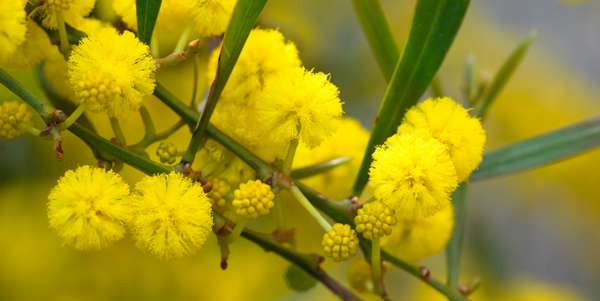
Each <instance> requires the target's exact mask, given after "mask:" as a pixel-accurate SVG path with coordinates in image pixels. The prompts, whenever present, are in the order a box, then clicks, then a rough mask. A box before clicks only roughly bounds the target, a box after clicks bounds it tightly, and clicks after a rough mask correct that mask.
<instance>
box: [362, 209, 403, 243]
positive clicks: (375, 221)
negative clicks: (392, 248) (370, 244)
mask: <svg viewBox="0 0 600 301" xmlns="http://www.w3.org/2000/svg"><path fill="white" fill-rule="evenodd" d="M354 223H355V224H356V232H359V233H361V234H362V235H363V236H364V237H365V238H366V239H370V240H373V239H379V238H380V237H383V236H386V235H390V234H391V233H392V229H393V227H394V226H395V225H396V215H395V213H394V210H392V209H391V208H390V207H388V206H387V205H385V204H384V203H382V202H379V201H374V202H370V203H367V204H365V205H364V206H363V207H362V208H360V209H358V212H357V214H356V217H355V218H354Z"/></svg>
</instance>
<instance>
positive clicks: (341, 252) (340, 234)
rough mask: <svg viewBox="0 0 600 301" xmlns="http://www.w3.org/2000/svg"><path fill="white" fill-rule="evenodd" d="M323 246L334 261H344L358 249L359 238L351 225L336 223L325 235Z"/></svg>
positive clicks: (326, 253)
mask: <svg viewBox="0 0 600 301" xmlns="http://www.w3.org/2000/svg"><path fill="white" fill-rule="evenodd" d="M321 246H322V247H323V251H324V252H325V255H326V256H327V257H330V258H331V259H333V260H334V261H343V260H346V259H348V258H350V257H352V256H354V255H355V254H356V252H357V251H358V238H357V237H356V232H354V230H352V228H350V226H349V225H344V224H335V225H333V227H332V228H331V230H329V231H328V232H327V233H325V235H323V241H322V242H321Z"/></svg>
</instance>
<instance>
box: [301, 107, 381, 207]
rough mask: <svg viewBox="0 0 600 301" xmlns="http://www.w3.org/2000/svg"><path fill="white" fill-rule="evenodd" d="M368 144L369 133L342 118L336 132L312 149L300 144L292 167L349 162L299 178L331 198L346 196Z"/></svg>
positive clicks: (348, 193) (355, 121)
mask: <svg viewBox="0 0 600 301" xmlns="http://www.w3.org/2000/svg"><path fill="white" fill-rule="evenodd" d="M368 141H369V132H368V131H367V130H366V129H365V128H364V127H363V126H362V125H361V124H360V122H358V121H357V120H355V119H353V118H350V117H345V118H342V120H341V122H340V123H339V126H338V129H337V131H335V133H334V134H333V135H332V136H331V137H329V138H327V139H325V141H323V143H321V144H320V145H319V146H317V147H315V148H312V149H311V148H309V147H308V146H306V145H305V144H304V143H301V144H300V145H299V147H298V150H297V151H296V156H295V157H294V166H295V167H307V166H310V165H313V164H318V163H323V162H325V161H329V160H333V159H336V158H339V157H349V158H350V161H349V162H346V163H344V164H342V165H340V166H337V167H335V168H333V169H331V170H329V171H327V172H324V173H321V174H318V175H315V176H312V177H310V178H306V179H302V182H303V183H305V184H307V185H308V186H310V187H312V188H314V189H315V190H317V191H319V192H321V193H323V194H325V195H326V196H328V197H330V198H333V199H343V198H345V197H348V196H349V195H350V193H351V191H350V190H351V189H352V181H354V178H355V177H356V174H357V173H358V169H359V168H360V162H361V160H362V157H363V154H364V152H365V147H366V146H367V142H368Z"/></svg>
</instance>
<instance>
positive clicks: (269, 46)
mask: <svg viewBox="0 0 600 301" xmlns="http://www.w3.org/2000/svg"><path fill="white" fill-rule="evenodd" d="M219 52H220V49H216V50H215V51H214V52H213V54H212V55H211V58H210V61H209V63H208V68H207V72H206V74H205V78H206V80H207V81H208V82H211V81H212V80H213V79H214V77H215V74H216V70H217V61H218V57H219ZM299 67H300V59H299V58H298V50H297V49H296V46H295V45H294V44H293V43H291V42H287V41H286V40H285V38H284V37H283V35H282V34H281V33H280V32H279V31H277V30H274V29H253V30H252V31H251V32H250V35H249V36H248V40H247V41H246V44H245V45H244V48H243V49H242V52H241V54H240V57H239V59H238V61H237V63H236V65H235V67H234V68H233V71H232V73H231V76H230V77H229V80H228V81H227V85H226V86H225V89H224V90H223V94H222V95H221V97H220V100H219V104H218V105H217V108H216V110H215V113H214V114H213V116H212V119H211V120H212V121H213V122H214V124H215V125H216V126H217V127H218V128H219V129H221V130H222V131H224V132H225V133H227V134H229V135H230V136H232V137H233V138H235V139H236V140H237V141H239V142H240V143H242V144H243V145H244V146H246V147H247V148H248V149H250V150H251V151H253V152H254V153H255V154H257V155H258V156H259V157H261V158H262V159H264V160H266V161H268V162H272V161H273V160H274V159H276V158H281V157H283V156H284V155H285V148H286V147H287V144H286V145H284V146H281V145H277V144H275V143H274V142H273V141H271V139H265V135H264V133H266V132H268V131H269V130H270V128H267V127H266V126H265V125H263V124H262V123H261V122H260V119H259V118H258V114H259V112H258V108H259V107H261V106H262V105H263V92H264V91H263V90H264V88H265V86H266V85H267V84H268V83H269V82H271V81H273V80H275V79H277V78H280V77H285V76H289V74H290V73H291V72H294V71H293V70H296V69H297V68H299Z"/></svg>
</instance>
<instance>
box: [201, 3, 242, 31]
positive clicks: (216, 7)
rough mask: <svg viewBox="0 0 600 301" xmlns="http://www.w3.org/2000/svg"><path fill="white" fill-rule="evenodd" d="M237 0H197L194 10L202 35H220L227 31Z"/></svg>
mask: <svg viewBox="0 0 600 301" xmlns="http://www.w3.org/2000/svg"><path fill="white" fill-rule="evenodd" d="M235 2H236V0H197V1H196V3H195V5H194V9H193V12H194V14H195V18H196V31H197V32H198V34H199V35H200V36H203V37H209V36H218V35H220V34H222V33H223V32H225V29H226V28H227V24H228V23H229V19H230V18H231V13H232V12H233V7H234V6H235Z"/></svg>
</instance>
